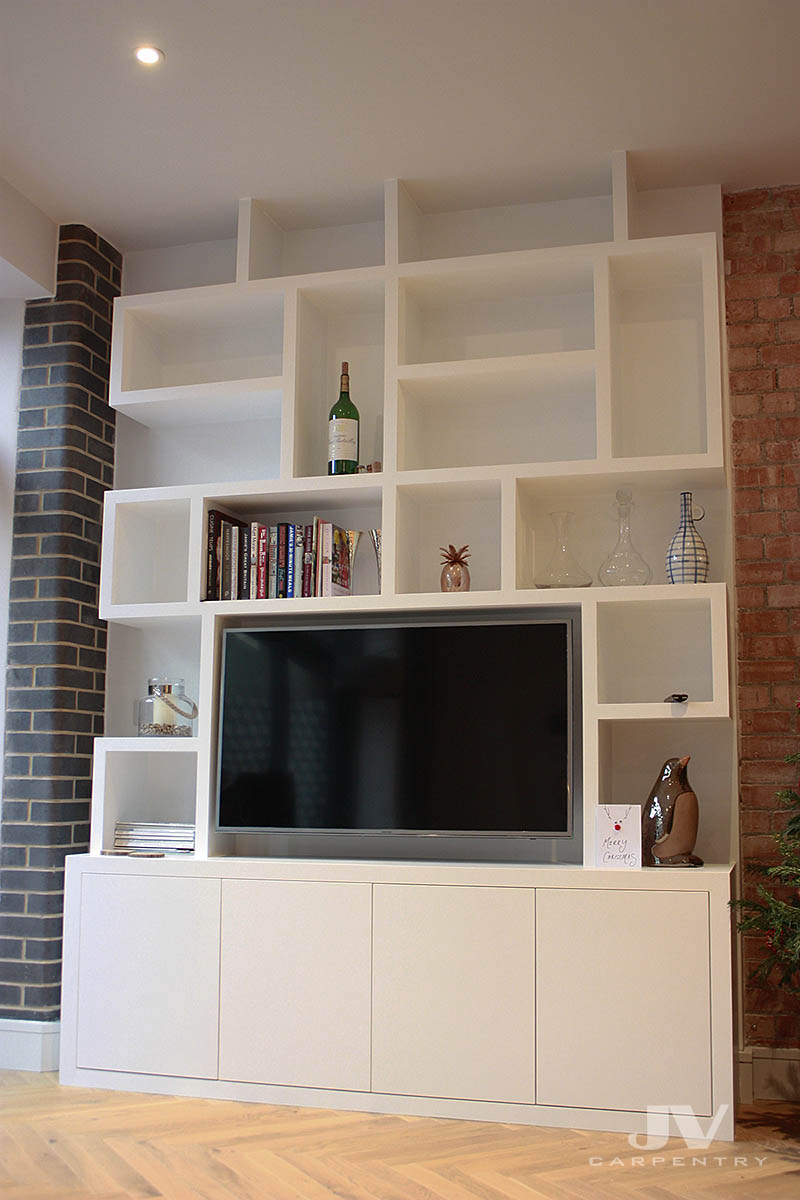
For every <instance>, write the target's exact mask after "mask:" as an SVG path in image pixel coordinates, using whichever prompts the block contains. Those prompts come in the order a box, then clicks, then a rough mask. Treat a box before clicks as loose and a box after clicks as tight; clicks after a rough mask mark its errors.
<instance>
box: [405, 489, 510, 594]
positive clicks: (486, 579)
mask: <svg viewBox="0 0 800 1200" xmlns="http://www.w3.org/2000/svg"><path fill="white" fill-rule="evenodd" d="M451 542H452V543H453V545H455V546H456V547H460V546H463V545H465V544H468V545H469V548H470V552H471V555H472V557H471V558H470V559H469V560H468V565H469V569H470V576H471V590H472V591H473V592H480V591H496V590H497V589H498V588H499V587H500V562H501V551H500V484H499V483H498V482H497V481H495V480H486V481H476V482H473V483H452V484H437V485H430V486H428V485H425V484H420V485H409V486H406V485H404V486H401V487H398V489H397V557H396V563H395V570H396V587H395V590H396V591H397V592H398V593H409V592H436V593H440V592H441V586H440V576H441V572H442V562H441V557H442V556H441V554H440V553H439V547H440V546H447V545H449V544H450V543H451Z"/></svg>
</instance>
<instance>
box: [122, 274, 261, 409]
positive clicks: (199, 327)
mask: <svg viewBox="0 0 800 1200" xmlns="http://www.w3.org/2000/svg"><path fill="white" fill-rule="evenodd" d="M282 363H283V293H282V292H281V291H278V290H275V289H267V288H252V289H248V288H239V287H238V286H237V285H236V284H219V285H214V286H212V287H200V288H187V289H186V291H185V292H166V293H164V294H155V295H149V296H131V297H123V298H121V299H118V300H116V301H115V304H114V332H113V337H112V346H111V377H110V388H109V393H110V402H111V403H112V404H114V403H116V402H117V400H119V399H121V398H122V395H123V394H124V393H125V392H135V393H136V392H140V391H143V390H149V389H156V390H157V389H160V388H170V387H191V386H192V385H195V384H208V383H220V382H231V381H235V386H236V385H238V384H239V383H240V381H242V380H246V379H254V380H263V379H269V378H272V377H273V376H276V375H280V374H281V373H282V370H283V366H282ZM235 386H234V390H235Z"/></svg>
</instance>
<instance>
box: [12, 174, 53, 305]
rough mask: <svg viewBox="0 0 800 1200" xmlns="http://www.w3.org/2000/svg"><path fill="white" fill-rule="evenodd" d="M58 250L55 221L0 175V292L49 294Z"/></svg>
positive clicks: (25, 296)
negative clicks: (0, 177)
mask: <svg viewBox="0 0 800 1200" xmlns="http://www.w3.org/2000/svg"><path fill="white" fill-rule="evenodd" d="M57 253H58V226H57V225H56V223H55V222H54V221H51V220H50V218H49V217H48V216H46V215H45V213H43V212H42V211H41V209H39V208H37V207H36V205H35V204H32V203H31V201H30V200H28V199H27V197H25V196H23V195H22V193H21V192H18V191H17V189H16V188H13V187H12V186H11V184H10V183H7V182H6V180H5V179H0V296H2V297H3V298H9V297H13V298H15V299H26V300H33V299H34V298H35V297H41V296H52V294H53V292H54V290H55V286H56V255H57Z"/></svg>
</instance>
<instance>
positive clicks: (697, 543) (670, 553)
mask: <svg viewBox="0 0 800 1200" xmlns="http://www.w3.org/2000/svg"><path fill="white" fill-rule="evenodd" d="M694 512H695V510H694V509H693V507H692V493H691V492H681V523H680V525H679V526H678V528H677V530H676V531H675V536H674V537H673V539H672V541H671V542H670V544H669V546H668V547H667V580H668V582H669V583H706V582H707V580H708V550H707V549H706V544H705V542H704V541H703V539H702V538H701V537H700V534H699V533H698V532H697V527H696V525H695V521H702V519H703V517H704V516H705V515H706V514H705V510H704V509H702V508H701V509H700V515H699V516H697V517H696V516H695V515H694Z"/></svg>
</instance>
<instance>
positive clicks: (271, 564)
mask: <svg viewBox="0 0 800 1200" xmlns="http://www.w3.org/2000/svg"><path fill="white" fill-rule="evenodd" d="M277 595H278V526H277V525H270V527H269V556H268V559H267V598H268V599H269V600H274V599H275V597H276V596H277Z"/></svg>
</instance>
